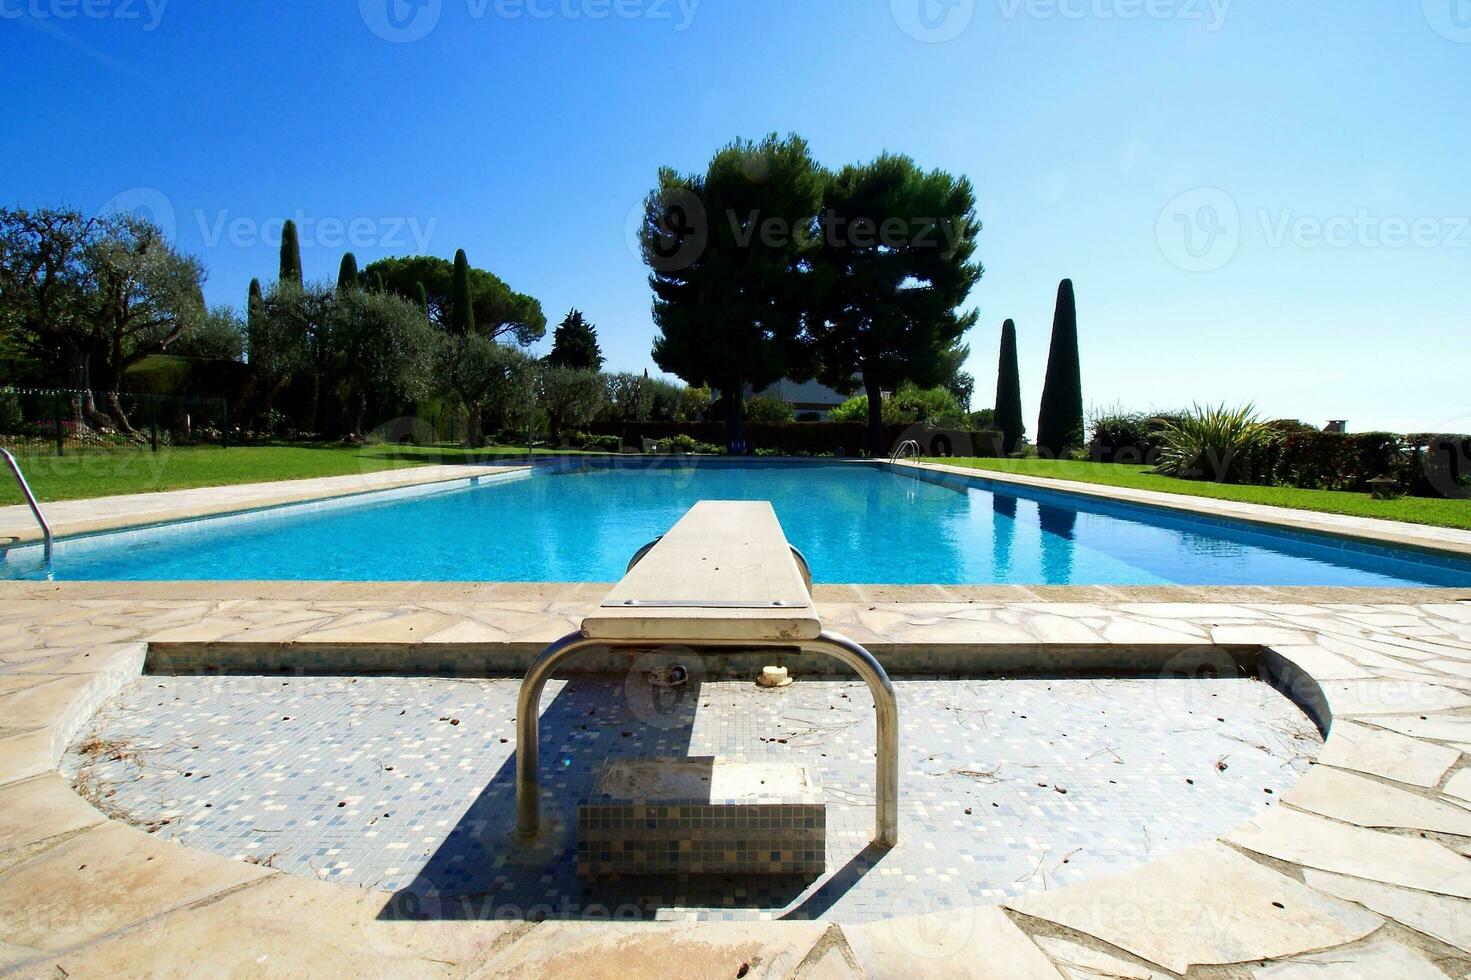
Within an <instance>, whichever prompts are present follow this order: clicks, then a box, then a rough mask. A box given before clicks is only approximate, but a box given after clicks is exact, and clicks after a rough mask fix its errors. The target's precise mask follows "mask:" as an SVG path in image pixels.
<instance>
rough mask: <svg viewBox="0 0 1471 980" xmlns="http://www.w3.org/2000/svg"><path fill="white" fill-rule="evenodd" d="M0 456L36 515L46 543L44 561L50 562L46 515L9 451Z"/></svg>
mask: <svg viewBox="0 0 1471 980" xmlns="http://www.w3.org/2000/svg"><path fill="white" fill-rule="evenodd" d="M0 456H4V457H5V463H6V465H8V466H9V467H10V472H12V473H14V474H15V482H16V483H17V484H18V485H19V486H20V493H21V496H23V497H25V498H26V503H28V504H30V505H31V513H32V514H35V515H36V523H37V524H39V525H41V537H42V538H43V539H44V540H45V542H46V560H47V561H50V560H51V525H50V524H48V523H47V522H46V515H45V514H43V513H41V505H40V504H38V503H37V502H36V495H35V494H33V493H31V485H30V484H29V483H27V482H26V477H25V474H24V473H22V472H21V471H20V464H19V463H17V462H16V461H15V457H14V456H12V455H11V453H10V450H8V449H0Z"/></svg>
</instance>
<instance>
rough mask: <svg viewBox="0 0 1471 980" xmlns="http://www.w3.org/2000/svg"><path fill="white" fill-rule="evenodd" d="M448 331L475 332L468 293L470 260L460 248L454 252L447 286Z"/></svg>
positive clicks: (462, 334)
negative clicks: (453, 262) (452, 265)
mask: <svg viewBox="0 0 1471 980" xmlns="http://www.w3.org/2000/svg"><path fill="white" fill-rule="evenodd" d="M447 326H448V327H449V329H450V331H451V332H453V333H457V334H459V335H460V336H462V337H468V336H469V335H470V334H472V333H474V332H475V306H474V302H473V300H472V298H471V295H470V260H469V259H467V258H466V257H465V250H464V249H463V248H462V249H460V250H459V251H458V252H456V253H455V271H454V275H453V277H452V278H451V279H450V287H449V322H448V324H447Z"/></svg>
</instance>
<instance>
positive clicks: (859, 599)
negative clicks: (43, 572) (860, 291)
mask: <svg viewBox="0 0 1471 980" xmlns="http://www.w3.org/2000/svg"><path fill="white" fill-rule="evenodd" d="M613 585H614V583H612V582H412V581H405V582H329V581H317V580H310V581H287V580H270V581H255V580H218V579H212V580H203V581H187V580H168V581H105V582H93V581H63V582H43V581H35V580H24V579H16V580H0V600H4V599H77V600H99V599H167V600H179V601H185V600H242V601H248V600H263V601H268V600H287V599H292V600H297V599H300V600H320V601H331V602H358V601H368V602H404V603H415V602H540V601H546V602H571V603H576V602H591V603H597V602H600V601H602V599H603V597H604V596H606V595H607V594H608V592H609V591H611V590H612V588H613ZM812 595H813V598H814V599H815V600H816V601H817V603H818V605H819V606H822V605H824V604H830V603H883V604H892V603H995V602H1002V603H1030V604H1036V603H1055V604H1068V603H1074V604H1076V603H1150V602H1159V603H1223V602H1224V603H1238V602H1246V603H1277V604H1295V603H1314V604H1316V603H1360V604H1371V605H1381V604H1409V605H1418V604H1420V603H1427V602H1471V586H1468V587H1465V588H1456V587H1449V586H1423V587H1416V588H1374V587H1365V586H1315V585H1304V586H1285V585H1283V586H1278V585H845V584H835V583H827V584H823V583H818V584H816V585H814V586H813V587H812Z"/></svg>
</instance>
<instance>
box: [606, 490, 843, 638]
mask: <svg viewBox="0 0 1471 980" xmlns="http://www.w3.org/2000/svg"><path fill="white" fill-rule="evenodd" d="M821 633H822V624H821V623H820V622H819V621H818V619H817V609H816V608H815V607H814V606H813V604H812V594H811V592H809V591H808V588H807V583H806V580H805V579H804V577H803V574H802V569H801V567H800V566H798V564H797V559H796V558H795V557H794V556H793V555H792V548H791V545H790V544H789V543H788V542H787V537H786V534H785V533H784V532H783V531H782V529H781V524H780V523H778V522H777V519H776V511H774V510H772V507H771V504H770V503H768V502H767V501H764V500H756V501H745V500H702V501H700V502H699V503H697V504H695V506H694V507H692V508H690V510H689V511H688V512H687V513H686V514H685V515H684V517H682V518H680V520H679V523H677V524H675V525H674V527H673V528H671V529H670V531H669V533H668V534H666V535H664V537H663V538H662V539H660V540H659V542H658V543H657V544H655V545H654V546H653V548H652V549H650V550H649V551H648V553H647V554H645V555H644V556H643V558H642V559H641V560H640V561H639V562H638V564H636V565H635V566H634V567H633V568H631V569H629V571H628V574H626V575H625V576H624V577H623V580H622V581H621V582H619V583H618V585H617V587H615V588H614V589H613V591H612V592H610V593H608V596H607V598H605V599H604V600H603V602H602V605H601V606H599V607H598V609H597V611H596V612H594V613H593V614H592V615H590V616H588V617H586V618H585V619H584V620H583V621H582V635H583V636H585V637H587V638H588V639H604V640H652V641H659V642H664V643H671V642H673V643H679V642H695V643H698V642H701V641H704V642H711V641H716V642H727V643H729V642H747V641H748V642H751V643H763V642H791V641H794V640H813V639H816V638H817V637H818V636H820V635H821Z"/></svg>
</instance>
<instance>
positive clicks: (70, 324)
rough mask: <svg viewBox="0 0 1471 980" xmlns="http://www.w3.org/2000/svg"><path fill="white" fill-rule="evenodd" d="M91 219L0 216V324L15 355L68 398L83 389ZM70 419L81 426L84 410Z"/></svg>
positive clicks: (88, 350)
mask: <svg viewBox="0 0 1471 980" xmlns="http://www.w3.org/2000/svg"><path fill="white" fill-rule="evenodd" d="M95 225H96V220H95V219H88V218H84V217H83V216H82V215H81V213H80V212H78V211H73V210H68V209H50V208H47V209H40V210H37V211H26V210H20V209H10V208H0V321H3V322H4V324H5V332H6V333H7V334H9V335H10V336H11V337H12V338H14V343H15V344H16V346H18V347H19V348H20V350H21V352H22V353H23V354H25V355H28V356H29V357H32V358H34V359H35V360H36V361H37V362H39V363H40V364H42V365H43V367H44V368H46V369H49V370H50V371H52V372H55V374H54V376H56V377H58V378H60V379H63V380H62V383H63V384H64V385H65V386H66V387H68V388H71V389H73V390H79V389H82V388H85V387H88V377H87V368H88V364H89V363H90V359H91V356H92V353H93V351H94V349H95V347H96V337H95V335H94V333H93V330H92V314H93V306H94V300H95V290H96V284H95V281H94V277H93V275H92V271H91V269H90V267H89V266H88V264H87V262H86V261H85V257H84V253H85V247H86V244H87V242H88V241H90V240H91V238H92V237H93V235H94V234H95V233H96V232H95ZM72 415H73V417H74V419H75V420H76V421H77V422H78V424H81V422H82V403H81V399H80V397H77V398H74V399H73V405H72Z"/></svg>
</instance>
